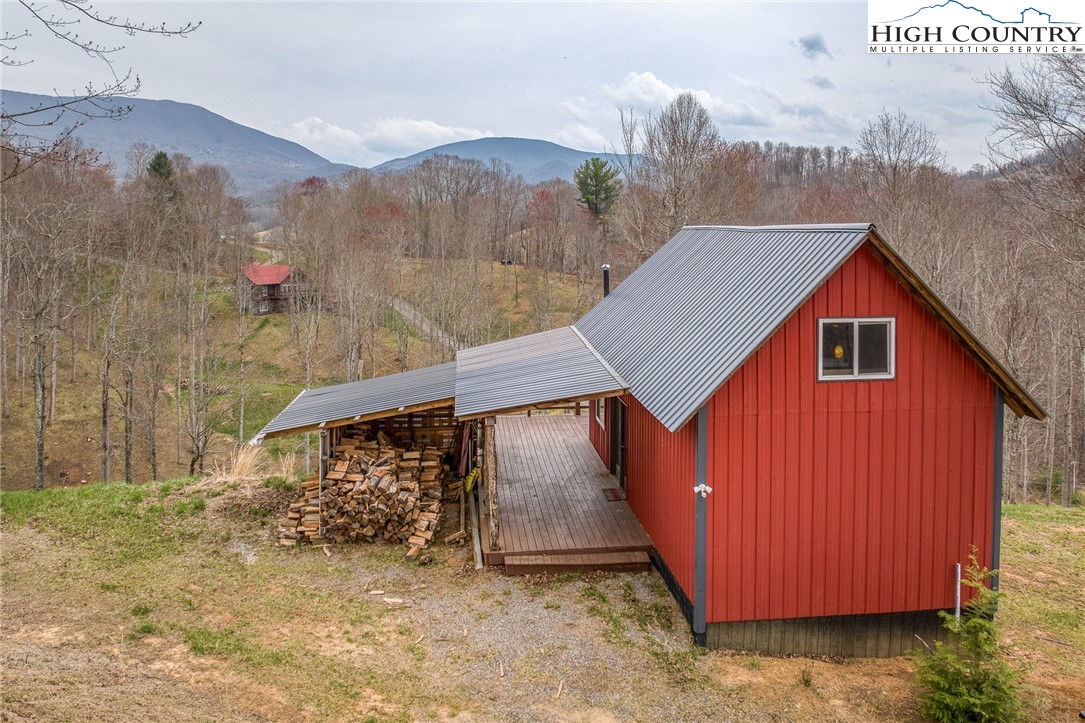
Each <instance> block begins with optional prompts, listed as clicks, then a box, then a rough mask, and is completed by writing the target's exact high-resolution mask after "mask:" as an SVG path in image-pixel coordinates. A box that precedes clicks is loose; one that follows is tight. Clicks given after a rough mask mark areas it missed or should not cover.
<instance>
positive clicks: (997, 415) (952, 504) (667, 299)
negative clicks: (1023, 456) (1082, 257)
mask: <svg viewBox="0 0 1085 723" xmlns="http://www.w3.org/2000/svg"><path fill="white" fill-rule="evenodd" d="M586 399H591V400H592V414H591V418H590V420H589V421H588V423H587V427H588V430H589V431H588V436H589V438H590V440H591V445H592V446H594V448H595V450H596V452H598V456H599V457H600V458H601V459H602V461H603V463H604V464H605V465H606V467H608V468H609V469H610V471H611V472H612V473H613V475H614V477H613V478H611V477H610V476H609V475H607V474H606V470H605V469H601V468H600V469H601V471H593V469H592V467H591V465H590V464H587V462H586V461H585V459H584V458H585V457H591V456H592V455H591V450H590V449H588V450H587V454H586V455H582V454H581V453H580V452H579V451H576V452H575V453H572V452H571V453H570V454H568V455H562V454H549V456H547V455H545V454H544V455H543V456H542V459H541V461H540V458H539V457H532V459H533V460H534V461H533V462H532V465H533V466H532V469H533V470H534V471H533V473H532V475H528V476H529V477H532V476H534V477H541V476H544V475H546V468H547V466H548V465H549V464H551V462H550V461H549V460H554V459H560V458H562V457H569V458H574V459H577V460H579V462H578V464H581V467H580V468H579V469H580V470H582V472H577V474H586V475H587V476H592V475H595V476H596V477H598V476H599V475H600V474H601V475H602V476H604V477H607V478H609V479H615V481H616V483H617V484H618V485H619V486H620V487H622V488H624V489H625V492H626V495H627V499H628V508H629V509H631V510H632V513H633V514H635V516H636V517H635V520H632V521H631V522H630V521H629V520H619V521H618V522H617V523H615V524H613V525H611V526H612V527H613V528H614V529H616V530H619V531H623V534H626V533H627V534H626V537H625V538H623V540H624V541H619V542H617V543H615V544H614V545H612V546H611V548H608V549H613V550H614V551H615V554H629V553H630V551H633V550H636V551H639V550H641V549H644V548H640V547H638V546H637V544H636V540H637V539H638V538H637V535H638V534H639V535H642V536H643V533H645V532H646V533H647V536H646V538H644V539H646V540H648V541H650V544H648V543H646V545H645V548H648V547H650V548H651V550H652V552H651V556H652V561H653V562H654V564H655V566H656V567H657V568H658V569H659V571H660V573H661V574H662V576H663V578H664V579H665V580H666V581H667V583H668V585H669V586H670V588H671V591H672V592H673V593H674V595H675V598H676V599H677V600H678V602H679V605H680V607H681V608H682V610H683V612H684V614H685V615H686V617H687V618H688V620H689V622H690V625H691V628H692V631H693V633H694V636H695V637H696V639H697V640H698V641H699V642H700V643H702V644H706V645H709V646H711V647H730V648H740V649H746V650H754V651H764V652H770V653H806V654H822V655H860V656H870V655H891V654H897V653H899V652H902V651H904V650H907V649H910V648H913V647H915V646H916V644H917V641H916V640H915V636H916V635H919V636H921V637H923V638H924V639H929V638H933V637H940V635H941V632H942V628H941V625H940V620H939V618H938V616H937V611H939V610H945V609H950V608H953V606H954V602H955V598H956V595H957V594H958V587H957V578H956V569H957V565H958V563H961V564H967V562H968V558H969V554H970V553H971V551H972V550H973V549H975V551H976V555H977V558H978V560H979V562H980V563H981V564H982V565H985V566H987V567H990V568H997V567H998V562H999V530H1000V526H1001V522H1000V509H1001V476H1002V419H1003V407H1004V405H1006V406H1009V407H1010V409H1011V410H1012V411H1013V412H1014V413H1016V414H1018V415H1019V416H1020V415H1028V416H1031V417H1034V418H1037V419H1040V418H1042V417H1043V416H1044V412H1043V410H1042V409H1041V408H1040V407H1039V405H1037V403H1036V402H1035V401H1034V400H1033V399H1032V398H1031V397H1030V396H1029V394H1028V393H1027V392H1026V391H1025V390H1024V389H1023V388H1022V386H1021V385H1020V384H1019V383H1018V382H1017V381H1016V380H1015V379H1014V378H1013V376H1012V375H1011V374H1010V373H1009V372H1007V371H1006V370H1005V369H1004V368H1003V367H1002V366H1001V365H1000V364H999V362H998V361H997V360H996V359H995V358H994V357H993V356H992V355H991V353H990V352H989V351H988V350H987V349H986V348H984V346H983V345H982V344H981V343H980V342H979V341H978V340H977V339H976V338H975V336H974V335H973V334H972V333H971V332H970V331H969V330H968V329H967V328H965V326H964V325H963V324H962V323H961V322H960V321H959V320H958V319H957V318H956V317H955V316H954V315H953V314H952V313H951V312H950V311H949V309H948V308H946V306H945V304H943V303H942V302H941V301H940V300H939V299H938V298H937V296H935V295H934V293H932V292H931V290H930V289H929V288H927V286H926V285H925V284H924V283H923V281H922V280H920V279H919V278H918V276H916V274H915V273H914V272H913V271H912V270H911V269H910V268H909V267H908V266H907V264H905V263H904V262H903V261H902V260H901V258H900V257H899V256H898V255H897V254H896V252H894V251H893V249H892V248H890V246H889V245H888V244H887V243H886V242H885V241H884V240H883V239H882V238H881V237H880V236H879V235H878V233H877V231H876V230H875V228H874V227H873V226H871V225H869V224H852V225H832V226H779V227H757V228H745V227H742V228H736V227H691V228H686V229H683V230H682V231H681V232H679V233H678V234H677V235H676V236H675V237H674V238H673V239H671V240H670V241H669V242H668V243H667V244H666V245H664V246H663V247H662V248H661V249H660V250H659V251H657V252H656V253H655V254H654V255H653V256H652V257H651V258H650V259H648V261H646V262H645V263H644V264H643V265H642V266H641V267H640V268H638V269H637V270H636V271H634V272H633V273H632V274H631V275H630V276H629V277H628V278H627V279H626V280H625V281H624V282H623V283H622V284H621V285H620V286H619V287H618V288H617V289H616V290H615V291H614V293H612V294H610V295H608V296H607V297H606V298H604V299H603V300H602V302H600V303H599V304H598V305H597V306H596V307H595V308H594V309H592V310H591V311H589V312H588V313H587V314H586V315H585V316H584V318H582V319H581V320H580V321H578V322H577V323H576V324H575V325H573V326H571V327H565V328H563V329H555V330H551V331H547V332H542V333H540V334H533V335H530V336H526V337H520V338H517V339H510V340H507V341H503V342H497V343H494V344H488V345H485V346H482V347H476V348H474V349H465V350H462V351H461V352H459V354H458V355H457V360H456V363H455V365H454V366H453V365H451V364H449V365H443V366H441V367H432V368H430V369H426V370H416V371H411V372H404V373H403V374H400V375H392V376H390V377H383V378H380V379H373V380H366V381H364V382H357V383H355V384H352V385H341V386H340V387H331V388H328V389H327V390H311V391H307V392H305V393H303V394H302V395H299V397H298V399H297V400H295V401H294V402H293V403H292V404H291V406H290V407H288V408H287V409H286V410H284V411H283V413H282V414H281V415H279V417H277V418H276V419H275V420H273V421H272V422H271V423H270V424H269V425H268V426H267V427H266V428H265V430H264V431H263V432H261V434H260V437H263V436H264V435H266V434H271V435H276V434H283V433H286V432H289V431H297V430H306V429H310V430H311V429H320V430H323V431H322V448H323V449H325V450H329V449H331V448H332V447H333V446H334V444H335V439H336V438H337V437H336V435H337V434H338V432H337V431H336V430H337V429H340V428H341V427H342V425H348V424H351V423H357V422H360V421H365V420H367V419H376V418H379V417H387V416H393V415H396V414H399V415H403V414H408V415H409V413H410V412H411V411H412V410H417V411H424V410H427V409H433V408H435V407H444V408H447V409H448V415H449V416H450V417H452V416H454V417H455V418H456V419H458V420H461V421H462V420H481V419H485V420H486V421H485V425H484V429H485V434H483V429H482V428H480V429H479V430H478V438H479V439H482V440H484V441H483V447H484V448H486V449H487V450H488V453H487V454H488V455H489V454H490V452H491V451H493V453H494V454H497V455H500V454H502V453H503V452H502V451H501V450H500V449H497V450H496V451H494V450H492V449H491V448H492V447H499V446H500V435H497V437H494V436H493V434H492V432H493V429H494V425H495V423H496V424H497V426H498V427H500V424H501V419H502V417H500V416H498V415H502V414H509V413H510V412H513V411H520V410H525V409H535V408H542V407H546V406H550V405H554V404H558V403H562V404H568V403H570V402H580V401H582V400H586ZM552 422H553V420H550V421H548V424H550V425H551V426H553V423H552ZM518 424H520V426H523V423H522V422H521V423H518ZM511 426H512V425H510V426H509V427H508V428H510V429H511ZM574 429H575V428H574ZM578 434H579V436H577V437H576V439H577V440H578V443H581V444H585V446H586V443H584V437H583V432H582V431H579V432H578ZM325 435H330V437H328V439H327V441H325ZM464 437H465V438H467V439H472V438H474V435H464ZM540 439H542V438H541V437H537V438H534V439H533V440H532V441H531V443H530V444H527V445H521V446H520V447H519V448H517V449H515V450H510V456H511V457H513V458H514V459H516V460H526V459H527V458H528V457H529V456H531V455H530V449H529V448H531V447H539V446H540V445H539V440H540ZM546 444H547V445H551V446H549V447H546V449H551V450H553V449H555V447H554V446H553V445H555V444H559V443H558V442H553V441H548V442H546ZM465 446H466V443H465ZM323 456H324V455H322V457H323ZM482 457H483V458H484V459H485V458H486V457H487V455H482ZM592 463H593V464H595V466H596V467H597V468H599V467H600V465H599V464H598V462H594V461H593V460H592ZM554 464H556V463H554ZM486 465H487V463H486V462H483V474H482V485H483V486H484V487H485V489H486V491H487V498H488V502H487V505H488V508H489V509H488V510H482V512H483V513H484V514H485V515H486V517H487V519H489V520H490V521H491V523H493V524H492V526H491V535H492V539H491V541H490V544H489V546H488V547H487V546H486V545H484V548H485V549H484V552H486V553H493V557H492V558H490V559H492V560H494V561H497V560H500V561H501V562H499V563H497V564H505V566H506V571H508V570H510V564H512V563H511V562H510V560H511V559H512V558H511V557H510V556H511V555H513V553H514V552H515V551H513V550H510V548H509V547H507V546H506V547H502V546H501V545H500V544H498V543H499V542H500V535H499V529H498V525H497V522H499V520H498V514H499V513H498V505H497V503H496V500H497V498H500V494H501V493H500V485H501V483H502V478H501V475H500V474H499V473H497V472H495V471H493V470H490V471H488V469H487V466H486ZM495 469H496V467H495ZM573 476H574V475H572V474H570V473H569V471H568V470H566V471H564V472H561V473H554V474H552V475H550V479H543V480H542V482H541V484H545V485H550V486H549V487H548V488H545V489H543V488H536V490H538V494H535V493H534V492H529V493H528V494H519V496H517V497H514V498H510V501H512V502H515V503H516V504H515V505H513V507H514V508H516V506H517V505H519V506H520V507H521V508H523V507H524V505H523V504H521V503H522V502H523V501H524V500H534V499H535V498H537V497H538V498H542V497H546V498H549V499H556V497H557V495H558V494H560V489H558V488H563V487H569V486H571V485H572V484H573ZM521 481H522V480H521ZM536 481H537V480H531V479H529V480H527V481H526V482H525V484H535V483H536ZM596 491H597V490H596ZM592 492H593V491H592V490H589V491H588V494H581V495H580V498H579V499H580V500H581V501H573V502H561V503H560V504H555V505H553V506H552V507H551V508H550V509H548V510H544V511H543V513H542V515H541V516H540V518H539V520H538V521H537V524H536V527H535V528H534V529H535V531H536V533H537V537H538V538H546V540H547V542H545V543H544V544H541V545H540V546H539V547H540V548H541V549H535V550H524V551H521V552H523V554H526V555H529V556H531V557H532V560H534V561H535V562H536V563H538V564H543V562H540V560H543V559H544V558H545V557H546V556H553V558H554V559H555V560H566V561H570V560H572V561H575V560H577V559H584V558H577V553H578V550H577V549H576V547H577V546H576V545H566V544H562V543H563V541H562V540H560V539H557V540H555V537H556V536H555V535H554V534H552V533H553V532H554V531H555V530H559V529H560V530H566V531H567V533H566V534H569V535H575V534H576V533H577V532H578V527H579V526H581V523H579V522H577V520H583V519H587V515H588V513H586V512H585V511H584V510H585V509H586V508H585V507H584V505H590V504H594V503H592V502H591V501H590V499H589V498H593V493H592ZM577 494H579V493H577ZM594 498H599V499H601V496H598V495H595V496H594ZM585 499H588V500H589V501H588V502H583V500H585ZM602 504H604V505H605V504H607V503H606V502H604V503H602ZM622 504H623V505H624V504H625V503H624V502H623V503H622ZM578 505H579V506H580V507H578ZM565 509H569V510H573V512H572V518H570V519H560V516H559V512H558V510H565ZM614 509H618V508H617V507H615V508H614ZM590 514H591V515H596V514H598V509H597V508H592V510H591V511H590ZM625 514H628V511H627V512H626V513H625ZM593 519H594V518H593ZM636 520H639V522H640V526H641V527H642V528H643V531H638V530H637V529H634V528H635V527H636ZM603 527H606V525H601V526H600V527H598V528H596V530H595V533H596V534H595V537H594V538H593V539H592V540H589V541H587V542H584V543H583V544H581V545H580V548H579V552H591V553H606V550H605V549H604V547H605V546H604V545H603V544H602V542H601V541H602V538H603V537H604V535H603V534H602V532H600V530H601V529H602V528H603ZM630 540H632V541H633V542H630ZM637 554H643V553H641V552H637ZM506 558H509V559H506ZM623 559H629V558H623ZM646 561H647V558H645V562H646ZM522 563H523V558H521V569H525V568H523V566H522Z"/></svg>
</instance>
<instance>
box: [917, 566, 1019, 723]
mask: <svg viewBox="0 0 1085 723" xmlns="http://www.w3.org/2000/svg"><path fill="white" fill-rule="evenodd" d="M992 575H993V573H992V572H991V571H989V570H987V569H985V568H983V567H981V566H980V565H979V563H978V562H977V561H976V553H975V548H973V550H972V554H970V555H969V558H968V568H967V571H966V575H965V577H964V579H962V580H961V583H962V584H964V585H967V586H968V587H970V588H972V589H974V590H975V591H976V594H975V596H974V597H973V598H972V599H971V600H970V601H969V602H968V603H967V604H966V605H965V607H964V609H963V610H962V611H961V618H960V620H957V619H956V618H955V617H954V616H953V615H952V614H950V613H947V612H945V611H940V612H939V615H941V617H942V619H943V620H944V623H945V626H946V629H947V630H949V631H950V633H951V636H952V640H951V642H950V643H949V644H946V643H942V642H936V643H935V647H934V650H933V651H931V652H930V653H929V654H927V655H924V656H923V657H922V658H920V660H919V662H918V663H917V665H916V673H917V675H918V676H919V682H920V685H921V687H922V689H923V692H922V693H921V694H920V696H919V700H920V702H921V703H922V705H923V712H924V713H925V714H926V715H928V716H929V717H931V718H932V719H934V720H936V721H941V722H942V723H964V722H971V721H1000V722H1006V723H1011V722H1012V721H1018V720H1021V718H1022V715H1023V713H1022V708H1021V701H1020V698H1019V681H1020V677H1021V673H1020V672H1019V671H1018V670H1016V669H1014V668H1013V667H1012V666H1011V665H1010V664H1009V663H1008V662H1007V661H1006V659H1005V657H1004V653H1003V650H1002V647H1001V646H1000V645H999V644H998V630H997V628H996V627H995V623H994V612H995V608H996V606H997V601H998V595H999V594H998V593H997V592H995V591H993V590H991V589H990V588H989V587H988V586H987V580H989V579H990V578H991V576H992Z"/></svg>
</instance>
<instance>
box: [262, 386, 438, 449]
mask: <svg viewBox="0 0 1085 723" xmlns="http://www.w3.org/2000/svg"><path fill="white" fill-rule="evenodd" d="M455 403H456V398H455V397H448V398H447V399H437V400H434V401H432V402H424V403H420V404H412V405H404V406H402V407H395V408H391V409H383V410H381V411H379V412H370V413H369V414H355V415H353V416H350V417H341V418H339V419H329V420H326V421H323V422H319V423H316V424H304V425H299V426H297V427H289V428H287V429H276V430H274V431H272V432H267V433H261V434H258V435H256V437H254V438H253V443H255V444H259V443H260V442H262V441H263V440H265V439H275V438H276V437H285V436H287V435H288V434H304V433H305V432H317V431H319V430H321V429H332V428H334V427H344V426H346V425H348V424H359V423H361V422H372V421H373V420H374V419H386V418H387V417H397V416H399V415H400V414H412V413H414V412H425V411H427V410H430V409H440V408H442V407H451V406H453V405H455Z"/></svg>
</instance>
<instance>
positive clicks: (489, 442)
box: [482, 417, 501, 551]
mask: <svg viewBox="0 0 1085 723" xmlns="http://www.w3.org/2000/svg"><path fill="white" fill-rule="evenodd" d="M496 422H497V419H496V418H495V417H486V419H485V421H484V422H483V434H482V481H483V482H484V483H485V484H486V509H487V510H488V511H489V518H490V549H491V550H495V551H496V550H500V549H501V541H500V539H499V533H500V530H501V527H500V523H499V521H498V509H497V435H496V434H495V432H496V429H495V427H494V425H495V423H496Z"/></svg>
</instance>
